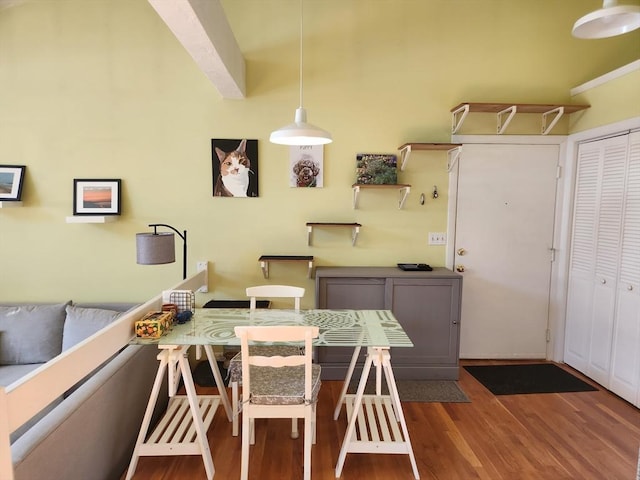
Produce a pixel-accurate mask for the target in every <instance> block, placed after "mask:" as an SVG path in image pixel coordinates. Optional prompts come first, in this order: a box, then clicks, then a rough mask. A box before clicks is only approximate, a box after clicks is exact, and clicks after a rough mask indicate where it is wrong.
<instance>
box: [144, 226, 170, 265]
mask: <svg viewBox="0 0 640 480" xmlns="http://www.w3.org/2000/svg"><path fill="white" fill-rule="evenodd" d="M136 261H137V263H139V264H140V265H161V264H163V263H173V262H175V261H176V244H175V235H174V234H173V233H171V232H162V233H136Z"/></svg>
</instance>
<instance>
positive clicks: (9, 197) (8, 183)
mask: <svg viewBox="0 0 640 480" xmlns="http://www.w3.org/2000/svg"><path fill="white" fill-rule="evenodd" d="M26 168H27V167H25V166H24V165H0V202H19V201H20V199H21V198H22V184H23V183H24V172H25V170H26Z"/></svg>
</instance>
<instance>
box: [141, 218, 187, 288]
mask: <svg viewBox="0 0 640 480" xmlns="http://www.w3.org/2000/svg"><path fill="white" fill-rule="evenodd" d="M149 226H150V227H153V233H136V262H137V263H138V264H140V265H162V264H164V263H173V262H175V261H176V244H175V235H174V234H173V233H170V232H161V233H158V231H157V227H167V228H170V229H171V230H173V231H174V232H176V233H177V234H178V236H179V237H180V238H181V239H182V279H183V280H184V279H186V278H187V231H186V230H184V231H183V232H182V233H180V232H179V231H178V230H176V229H175V228H173V227H172V226H171V225H167V224H164V223H151V224H149Z"/></svg>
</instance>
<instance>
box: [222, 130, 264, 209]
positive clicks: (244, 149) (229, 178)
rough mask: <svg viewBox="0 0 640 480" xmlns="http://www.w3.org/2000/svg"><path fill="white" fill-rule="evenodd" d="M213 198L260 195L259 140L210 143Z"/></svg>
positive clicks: (223, 140)
mask: <svg viewBox="0 0 640 480" xmlns="http://www.w3.org/2000/svg"><path fill="white" fill-rule="evenodd" d="M211 150H212V152H211V156H212V159H211V162H212V167H213V196H214V197H257V196H258V140H247V139H242V140H228V139H213V140H211Z"/></svg>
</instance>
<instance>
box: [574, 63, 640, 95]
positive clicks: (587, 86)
mask: <svg viewBox="0 0 640 480" xmlns="http://www.w3.org/2000/svg"><path fill="white" fill-rule="evenodd" d="M636 70H640V60H635V61H633V62H631V63H629V64H627V65H624V66H623V67H620V68H616V69H615V70H612V71H611V72H609V73H605V74H604V75H601V76H599V77H596V78H594V79H593V80H589V81H588V82H586V83H583V84H582V85H578V86H577V87H574V88H572V89H571V90H569V93H570V94H571V96H572V97H573V96H575V95H578V94H580V93H584V92H586V91H587V90H591V89H592V88H596V87H599V86H600V85H604V84H605V83H608V82H611V81H612V80H615V79H617V78H620V77H623V76H625V75H627V74H629V73H631V72H635V71H636Z"/></svg>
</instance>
